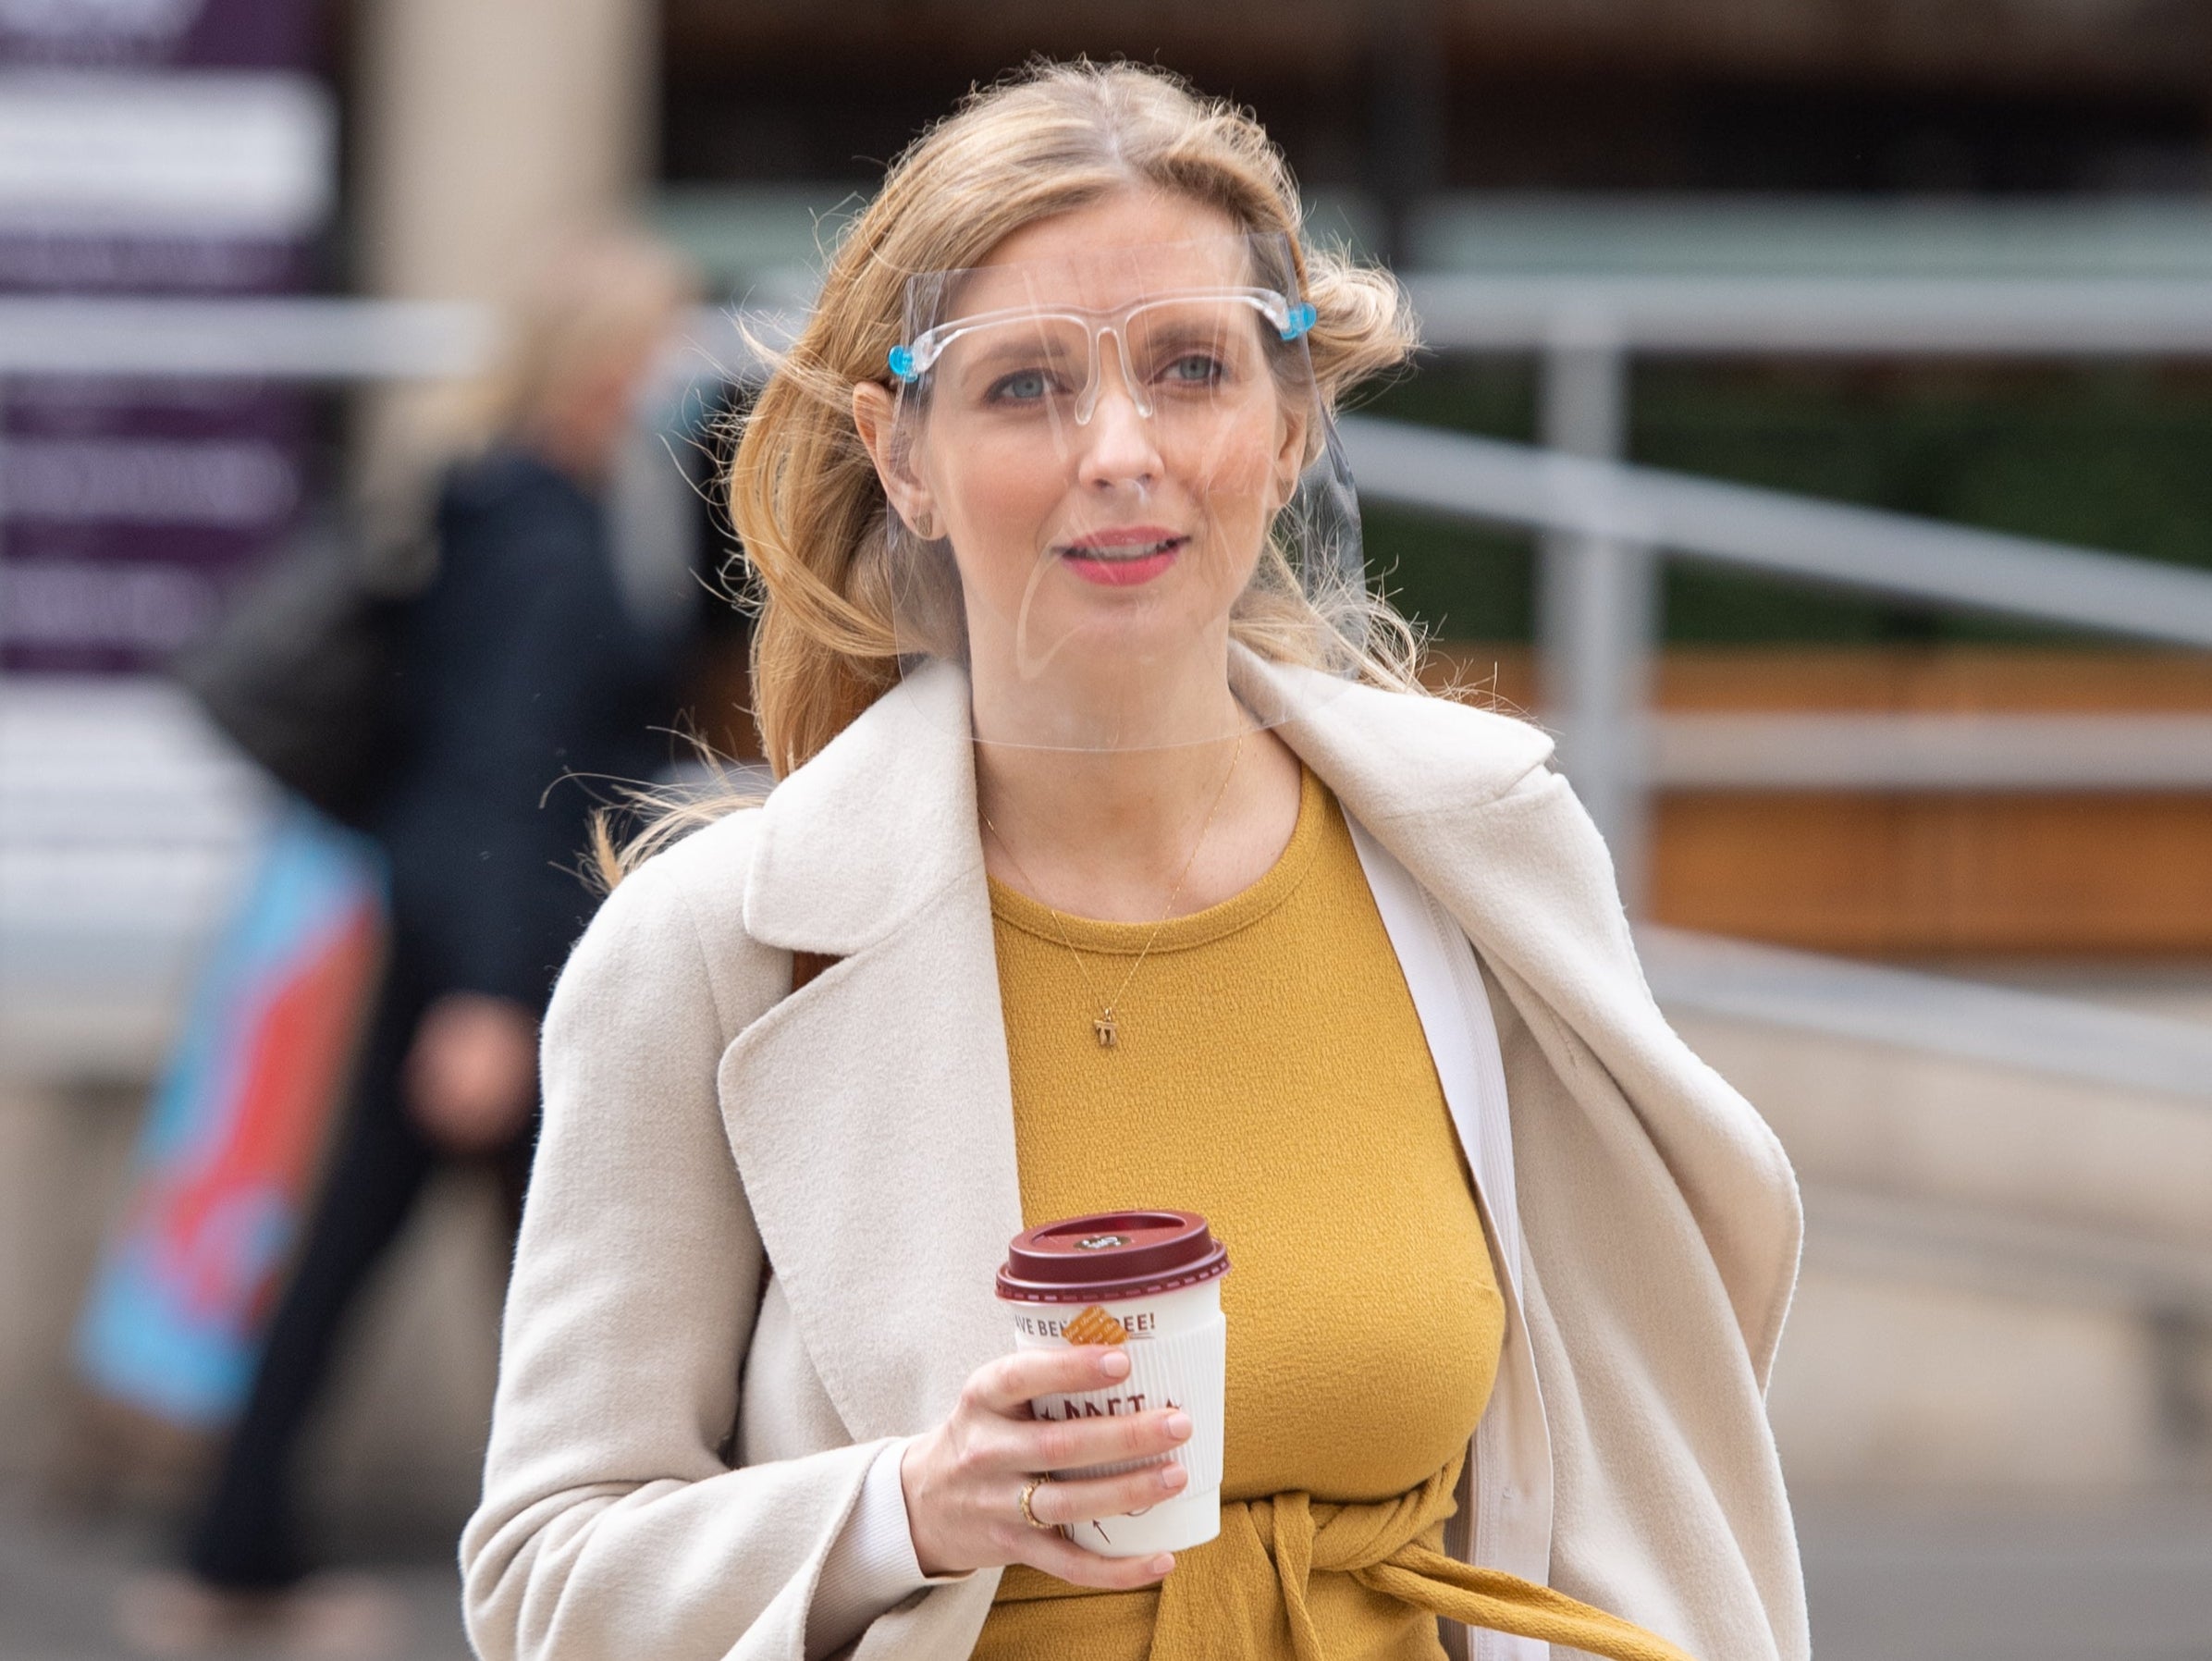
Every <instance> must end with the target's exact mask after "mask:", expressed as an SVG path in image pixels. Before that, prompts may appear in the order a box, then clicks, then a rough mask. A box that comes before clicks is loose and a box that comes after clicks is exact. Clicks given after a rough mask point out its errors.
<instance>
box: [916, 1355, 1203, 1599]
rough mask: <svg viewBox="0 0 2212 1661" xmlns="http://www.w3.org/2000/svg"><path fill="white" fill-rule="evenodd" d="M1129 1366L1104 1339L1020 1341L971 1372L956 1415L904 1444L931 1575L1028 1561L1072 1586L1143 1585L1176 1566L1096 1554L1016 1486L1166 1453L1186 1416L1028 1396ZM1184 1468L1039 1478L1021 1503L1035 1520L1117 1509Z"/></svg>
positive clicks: (1172, 1482)
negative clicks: (1056, 1343)
mask: <svg viewBox="0 0 2212 1661" xmlns="http://www.w3.org/2000/svg"><path fill="white" fill-rule="evenodd" d="M1128 1376H1129V1358H1128V1356H1126V1355H1125V1354H1124V1353H1123V1352H1122V1351H1121V1350H1119V1349H1117V1348H1115V1347H1112V1346H1111V1345H1104V1344H1089V1345H1085V1346H1083V1347H1079V1348H1070V1349H1026V1350H1019V1351H1016V1352H1015V1353H1014V1354H1013V1355H1010V1356H1002V1357H1001V1358H1000V1359H999V1360H995V1361H992V1362H990V1363H989V1364H988V1365H987V1366H983V1367H978V1368H977V1370H976V1371H975V1372H973V1373H972V1374H970V1375H969V1378H968V1381H967V1383H966V1384H965V1385H963V1386H962V1388H961V1392H960V1405H959V1406H958V1407H956V1408H955V1409H953V1410H952V1417H951V1418H950V1419H948V1420H946V1421H944V1422H943V1423H942V1424H940V1425H939V1426H938V1427H937V1428H936V1429H935V1430H933V1431H931V1432H929V1433H928V1434H926V1435H922V1436H916V1438H915V1439H914V1440H913V1441H912V1442H910V1443H908V1444H907V1446H906V1451H905V1453H904V1455H903V1457H902V1458H901V1459H900V1461H899V1477H900V1481H901V1482H902V1483H903V1485H904V1487H905V1490H906V1522H907V1526H908V1528H909V1529H910V1530H911V1532H913V1535H914V1555H915V1557H916V1561H917V1562H919V1563H920V1565H921V1569H922V1572H923V1573H924V1574H928V1575H941V1574H961V1573H964V1572H965V1571H966V1570H968V1569H994V1568H997V1567H999V1566H1001V1565H1002V1564H1007V1563H1026V1564H1028V1565H1029V1566H1030V1567H1031V1568H1032V1569H1043V1570H1044V1571H1045V1573H1047V1574H1050V1575H1057V1576H1059V1577H1060V1579H1062V1580H1063V1581H1071V1582H1073V1583H1074V1584H1075V1585H1077V1586H1095V1587H1099V1588H1100V1589H1101V1590H1105V1591H1110V1592H1119V1591H1127V1590H1129V1589H1131V1588H1133V1587H1137V1586H1149V1585H1151V1584H1152V1583H1153V1582H1154V1581H1158V1580H1159V1579H1160V1578H1161V1576H1163V1575H1165V1574H1166V1573H1167V1571H1168V1570H1169V1569H1173V1568H1174V1566H1175V1559H1174V1556H1172V1555H1171V1554H1169V1553H1166V1552H1161V1553H1159V1554H1157V1555H1156V1556H1149V1557H1104V1556H1100V1555H1099V1554H1098V1553H1096V1552H1088V1551H1085V1550H1084V1549H1083V1548H1082V1547H1081V1546H1079V1545H1076V1544H1074V1543H1073V1542H1072V1541H1070V1540H1069V1539H1068V1538H1067V1537H1066V1536H1065V1535H1063V1534H1062V1533H1060V1532H1059V1531H1058V1529H1057V1528H1033V1527H1031V1526H1030V1524H1029V1521H1028V1520H1027V1519H1026V1518H1025V1517H1024V1516H1023V1515H1022V1489H1023V1487H1024V1486H1025V1485H1026V1483H1028V1482H1029V1481H1030V1480H1031V1479H1032V1478H1033V1477H1036V1476H1038V1475H1040V1474H1042V1473H1043V1472H1046V1471H1050V1470H1083V1469H1086V1468H1088V1467H1089V1466H1092V1465H1111V1464H1115V1463H1118V1462H1119V1461H1121V1460H1124V1459H1141V1458H1148V1457H1149V1456H1151V1455H1154V1454H1162V1453H1166V1452H1168V1451H1170V1450H1171V1449H1173V1448H1174V1447H1176V1446H1179V1445H1181V1444H1182V1443H1184V1442H1186V1441H1187V1440H1188V1439H1189V1437H1190V1416H1189V1415H1188V1414H1186V1413H1184V1412H1182V1411H1181V1410H1179V1409H1165V1408H1157V1409H1150V1410H1149V1411H1146V1412H1142V1413H1129V1414H1123V1415H1119V1416H1116V1417H1113V1418H1106V1419H1068V1420H1053V1419H1044V1420H1039V1419H1032V1418H1031V1417H1030V1416H1029V1403H1030V1400H1031V1399H1032V1398H1033V1397H1036V1396H1051V1395H1055V1394H1062V1393H1064V1394H1070V1395H1072V1394H1074V1393H1075V1392H1077V1391H1083V1390H1097V1389H1101V1388H1103V1387H1104V1386H1106V1385H1108V1384H1115V1383H1118V1382H1119V1381H1120V1380H1122V1379H1124V1378H1126V1377H1128ZM1189 1481H1190V1477H1189V1473H1188V1472H1187V1471H1186V1470H1184V1469H1183V1467H1182V1466H1181V1465H1178V1464H1176V1463H1174V1461H1173V1460H1169V1461H1165V1462H1163V1463H1161V1464H1158V1465H1150V1466H1147V1467H1146V1468H1145V1469H1144V1470H1128V1471H1124V1472H1123V1473H1122V1474H1121V1475H1120V1476H1108V1477H1093V1478H1089V1479H1088V1480H1086V1481H1082V1482H1062V1481H1060V1480H1059V1479H1058V1478H1053V1479H1052V1480H1051V1481H1050V1482H1046V1483H1040V1484H1039V1485H1038V1488H1037V1490H1036V1492H1035V1493H1034V1494H1033V1495H1031V1496H1030V1501H1029V1507H1030V1509H1031V1510H1033V1511H1034V1512H1035V1513H1036V1514H1037V1520H1038V1522H1042V1523H1053V1524H1058V1523H1063V1522H1082V1521H1088V1520H1090V1519H1093V1518H1098V1517H1121V1516H1124V1515H1126V1514H1127V1513H1129V1512H1131V1511H1137V1510H1141V1509H1143V1508H1144V1507H1147V1506H1156V1505H1158V1504H1159V1503H1160V1502H1161V1500H1163V1499H1168V1498H1172V1497H1173V1496H1174V1495H1177V1494H1180V1493H1181V1492H1182V1491H1183V1489H1184V1487H1185V1485H1186V1483H1188V1482H1189Z"/></svg>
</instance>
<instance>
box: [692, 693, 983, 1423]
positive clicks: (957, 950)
mask: <svg viewBox="0 0 2212 1661" xmlns="http://www.w3.org/2000/svg"><path fill="white" fill-rule="evenodd" d="M966 712H967V699H966V686H965V682H964V681H962V680H961V678H960V677H959V676H958V675H957V674H956V673H954V672H952V671H931V672H930V673H928V674H927V675H924V676H921V677H917V678H916V680H915V681H913V682H910V683H907V684H905V685H903V686H902V687H901V688H899V689H898V690H896V691H894V692H892V693H891V694H889V695H886V696H885V697H884V698H882V699H880V700H879V701H878V703H877V704H875V705H874V706H873V707H870V708H869V709H868V710H867V712H866V713H865V714H864V715H862V716H861V717H860V719H859V720H856V721H854V723H853V725H852V726H851V727H849V728H847V729H846V730H845V732H843V733H842V734H841V735H840V736H839V737H838V739H837V740H836V741H835V743H833V744H830V746H829V747H828V748H827V749H825V750H824V751H823V752H822V754H821V755H820V756H818V757H816V758H815V759H814V760H813V761H812V762H810V763H809V764H808V765H807V766H806V767H805V768H803V769H799V770H798V771H797V772H795V773H793V775H792V776H791V778H790V779H788V780H787V781H784V782H783V783H782V784H781V785H780V786H779V787H778V788H777V790H776V791H775V792H774V794H771V795H770V797H769V798H768V806H767V807H766V808H765V809H764V810H763V813H762V818H761V830H760V842H759V843H758V844H756V854H755V857H754V861H753V869H752V874H751V878H750V880H749V882H748V885H747V890H746V899H745V926H746V930H747V932H748V933H750V934H751V935H752V936H753V937H754V938H755V939H756V940H758V941H762V942H764V943H766V944H768V945H771V946H780V947H783V948H786V949H788V950H793V951H802V952H816V953H820V954H826V955H829V956H831V957H835V958H838V959H840V960H841V961H839V962H837V963H835V964H833V965H832V966H830V967H829V968H827V969H826V970H824V971H823V972H822V973H820V974H819V975H817V977H816V978H814V979H813V980H812V981H810V982H809V983H808V984H807V985H806V986H805V987H804V988H802V989H801V990H799V991H797V992H795V993H793V995H792V996H790V997H788V998H786V999H784V1000H783V1001H782V1002H781V1003H779V1004H777V1005H776V1006H775V1007H774V1008H773V1009H771V1010H770V1011H768V1014H767V1015H763V1016H762V1017H761V1018H760V1019H759V1020H757V1021H756V1022H754V1023H753V1024H752V1025H751V1026H749V1027H746V1028H745V1029H744V1030H743V1032H742V1033H740V1034H739V1035H738V1037H737V1038H736V1040H734V1041H732V1042H731V1045H730V1047H729V1049H728V1051H726V1052H725V1053H724V1055H723V1057H722V1063H721V1070H720V1087H721V1099H722V1107H723V1113H724V1117H725V1119H726V1120H727V1122H728V1124H729V1127H730V1135H731V1146H732V1148H733V1150H734V1151H735V1152H736V1154H737V1158H738V1165H739V1169H740V1170H741V1171H742V1172H743V1175H744V1182H745V1191H746V1196H747V1198H748V1199H749V1200H751V1202H752V1206H753V1211H754V1217H755V1222H756V1224H757V1226H758V1227H759V1229H760V1234H761V1238H762V1240H763V1242H764V1243H765V1244H766V1246H767V1249H768V1260H769V1261H770V1263H771V1264H772V1265H774V1268H775V1272H776V1273H778V1274H779V1275H780V1276H781V1277H782V1281H783V1289H784V1293H785V1295H786V1297H787V1298H788V1299H789V1301H790V1303H791V1307H792V1311H793V1317H794V1319H795V1320H796V1322H797V1324H798V1327H799V1332H800V1335H801V1336H802V1338H803V1339H804V1340H805V1344H806V1348H807V1353H808V1356H809V1358H810V1359H811V1360H813V1362H814V1365H815V1368H816V1371H817V1372H818V1373H819V1375H820V1377H821V1380H822V1383H823V1385H824V1387H825V1388H826V1389H827V1390H828V1392H829V1395H830V1400H831V1402H832V1403H833V1404H834V1405H835V1406H836V1408H837V1410H838V1413H839V1415H840V1416H841V1417H842V1419H843V1420H844V1421H845V1425H846V1428H847V1429H849V1430H850V1431H851V1432H852V1433H853V1435H854V1439H855V1440H861V1441H865V1440H868V1439H870V1438H873V1437H877V1436H884V1435H905V1434H911V1433H916V1432H919V1431H923V1430H926V1429H928V1427H929V1426H930V1425H931V1424H934V1423H935V1422H937V1421H939V1420H940V1419H942V1418H943V1417H944V1415H945V1413H946V1412H947V1411H948V1410H949V1409H951V1407H952V1402H953V1401H954V1399H955V1398H956V1396H958V1394H959V1390H960V1386H961V1384H963V1383H964V1382H965V1380H966V1378H967V1376H968V1374H969V1373H971V1372H974V1371H975V1369H976V1368H977V1367H979V1366H981V1365H982V1364H983V1363H984V1362H985V1361H988V1360H990V1359H991V1358H992V1357H994V1356H998V1355H1001V1354H1002V1353H1004V1351H1005V1350H1006V1349H1007V1348H1008V1347H1009V1344H1010V1331H1009V1328H1008V1326H1007V1323H1006V1321H1005V1318H1004V1316H1003V1314H1002V1311H1001V1310H1000V1308H999V1305H998V1301H997V1299H996V1298H995V1297H994V1296H993V1294H992V1277H993V1275H994V1274H995V1273H996V1272H997V1270H998V1267H999V1265H1000V1263H1001V1262H1002V1261H1003V1260H1004V1258H1005V1254H1006V1243H1007V1241H1008V1240H1009V1239H1011V1238H1012V1237H1014V1234H1015V1233H1017V1232H1018V1231H1019V1230H1020V1228H1021V1226H1022V1219H1021V1192H1020V1187H1019V1181H1018V1177H1017V1174H1016V1169H1015V1165H1014V1107H1013V1099H1012V1094H1011V1089H1010V1087H1009V1084H1008V1081H1007V1063H1006V1043H1005V1028H1004V1025H1003V1021H1002V1016H1001V1014H1000V1009H999V979H998V965H997V958H996V954H995V951H994V948H993V945H992V939H991V922H990V900H989V889H988V887H987V886H986V883H985V880H984V874H983V854H982V848H981V844H980V843H979V842H978V840H977V834H976V811H975V768H974V760H973V756H972V753H971V751H970V748H969V744H968V742H967V740H966V738H965V735H964V729H965V720H966Z"/></svg>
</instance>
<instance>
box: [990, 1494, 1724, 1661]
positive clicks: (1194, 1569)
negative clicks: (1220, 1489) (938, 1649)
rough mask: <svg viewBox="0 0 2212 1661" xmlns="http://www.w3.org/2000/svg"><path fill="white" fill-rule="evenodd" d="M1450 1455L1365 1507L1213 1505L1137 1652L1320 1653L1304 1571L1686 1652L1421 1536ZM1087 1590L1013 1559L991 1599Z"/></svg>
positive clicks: (1202, 1657)
mask: <svg viewBox="0 0 2212 1661" xmlns="http://www.w3.org/2000/svg"><path fill="white" fill-rule="evenodd" d="M1466 1458H1467V1456H1466V1455H1465V1454H1461V1455H1460V1456H1459V1457H1458V1458H1456V1459H1454V1460H1453V1461H1452V1462H1451V1463H1450V1464H1449V1465H1447V1466H1445V1467H1444V1470H1440V1471H1438V1472H1437V1473H1436V1474H1435V1475H1434V1476H1432V1477H1431V1478H1430V1479H1429V1480H1428V1481H1427V1482H1425V1483H1422V1484H1421V1485H1420V1486H1419V1487H1418V1488H1414V1489H1410V1490H1408V1491H1407V1492H1406V1493H1404V1494H1401V1495H1398V1496H1397V1497H1395V1499H1386V1500H1379V1501H1377V1502H1375V1503H1374V1504H1371V1505H1333V1504H1328V1503H1321V1502H1316V1501H1315V1500H1314V1499H1313V1498H1312V1497H1311V1496H1310V1495H1305V1494H1275V1495H1269V1496H1268V1497H1267V1498H1265V1499H1259V1500H1251V1501H1247V1502H1242V1503H1239V1502H1235V1501H1232V1502H1229V1503H1226V1504H1224V1505H1223V1507H1222V1532H1221V1537H1220V1538H1219V1539H1218V1540H1215V1541H1213V1542H1211V1543H1210V1544H1207V1545H1202V1546H1198V1547H1197V1548H1195V1549H1193V1550H1191V1551H1188V1552H1185V1553H1182V1554H1181V1555H1180V1556H1178V1557H1177V1559H1176V1564H1175V1571H1174V1573H1173V1574H1171V1575H1169V1576H1168V1578H1167V1579H1166V1581H1164V1582H1162V1583H1161V1588H1160V1602H1159V1606H1158V1610H1157V1612H1156V1614H1155V1617H1154V1621H1153V1627H1152V1646H1151V1661H1281V1658H1282V1657H1285V1656H1291V1657H1296V1661H1329V1656H1328V1652H1327V1651H1326V1649H1325V1648H1324V1647H1323V1645H1322V1642H1321V1634H1320V1632H1319V1631H1318V1630H1316V1627H1315V1624H1314V1619H1313V1614H1312V1611H1311V1609H1310V1607H1309V1604H1308V1596H1307V1593H1308V1588H1309V1582H1310V1581H1311V1580H1312V1577H1313V1576H1314V1575H1315V1574H1345V1575H1350V1576H1351V1577H1352V1578H1353V1579H1355V1580H1357V1581H1359V1582H1360V1583H1361V1584H1362V1585H1365V1586H1367V1587H1369V1588H1370V1589H1371V1590H1373V1591H1376V1592H1380V1593H1388V1594H1389V1595H1390V1596H1392V1597H1395V1598H1396V1599H1398V1600H1399V1601H1400V1602H1402V1603H1405V1604H1407V1605H1410V1606H1413V1607H1415V1608H1417V1609H1425V1610H1427V1611H1429V1612H1430V1613H1431V1614H1434V1615H1441V1616H1443V1617H1444V1618H1446V1619H1449V1620H1456V1621H1462V1622H1464V1623H1466V1624H1467V1625H1469V1626H1476V1627H1488V1628H1490V1629H1492V1630H1495V1631H1500V1632H1513V1633H1517V1634H1518V1635H1520V1636H1522V1637H1525V1638H1536V1639H1541V1640H1542V1641H1544V1642H1545V1643H1556V1644H1562V1645H1564V1646H1566V1647H1567V1648H1569V1649H1577V1650H1582V1651H1585V1652H1587V1653H1588V1654H1590V1655H1602V1656H1604V1657H1606V1658H1607V1661H1690V1657H1689V1656H1688V1655H1685V1654H1684V1653H1683V1652H1682V1651H1681V1650H1679V1649H1677V1648H1676V1647H1675V1646H1674V1645H1673V1644H1671V1643H1667V1642H1666V1640H1665V1639H1664V1638H1661V1637H1658V1636H1656V1635H1655V1634H1653V1633H1651V1632H1647V1631H1645V1630H1643V1629H1642V1628H1641V1627H1640V1626H1636V1625H1634V1624H1633V1623H1632V1622H1629V1621H1626V1620H1623V1619H1621V1618H1620V1617H1618V1616H1616V1615H1608V1614H1606V1613H1605V1611H1604V1610H1603V1609H1598V1608H1593V1607H1591V1606H1590V1605H1588V1604H1585V1603H1579V1602H1578V1601H1576V1600H1575V1599H1574V1598H1571V1597H1568V1596H1567V1595H1566V1594H1565V1593H1559V1592H1555V1591H1553V1590H1552V1589H1551V1588H1550V1587H1548V1586H1539V1585H1537V1584H1536V1583H1535V1582H1534V1581H1524V1580H1522V1579H1521V1578H1520V1577H1519V1576H1518V1575H1510V1574H1506V1573H1504V1572H1503V1571H1501V1570H1499V1569H1476V1568H1473V1567H1470V1566H1469V1565H1468V1564H1465V1563H1461V1562H1457V1561H1456V1560H1455V1559H1453V1558H1451V1557H1447V1556H1444V1553H1442V1552H1440V1551H1435V1550H1433V1549H1432V1548H1430V1547H1429V1546H1427V1545H1424V1544H1421V1540H1422V1536H1423V1535H1425V1534H1429V1533H1431V1532H1432V1531H1433V1530H1434V1529H1435V1528H1436V1527H1437V1526H1438V1525H1440V1524H1441V1523H1442V1522H1443V1520H1444V1519H1445V1518H1447V1517H1449V1516H1451V1515H1452V1513H1453V1512H1454V1511H1455V1510H1456V1509H1457V1506H1456V1502H1455V1500H1454V1499H1453V1492H1454V1490H1455V1489H1456V1488H1457V1487H1458V1485H1459V1471H1460V1467H1461V1466H1462V1465H1464V1464H1465V1463H1466ZM1100 1595H1109V1596H1111V1595H1115V1594H1112V1593H1105V1594H1101V1593H1096V1592H1093V1591H1091V1590H1090V1589H1088V1588H1087V1587H1082V1586H1071V1585H1069V1584H1068V1583H1067V1582H1066V1581H1060V1580H1055V1579H1054V1578H1052V1577H1051V1576H1050V1575H1044V1574H1039V1573H1038V1572H1037V1571H1036V1570H1034V1569H1024V1568H1021V1567H1020V1566H1018V1565H1017V1566H1016V1567H1014V1568H1013V1569H1008V1570H1007V1571H1006V1573H1005V1575H1004V1576H1003V1577H1002V1581H1001V1583H1000V1590H999V1601H1000V1602H1002V1603H1008V1602H1029V1601H1032V1600H1039V1599H1054V1598H1063V1597H1096V1596H1100Z"/></svg>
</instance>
